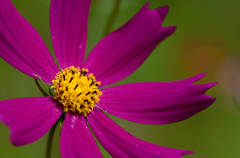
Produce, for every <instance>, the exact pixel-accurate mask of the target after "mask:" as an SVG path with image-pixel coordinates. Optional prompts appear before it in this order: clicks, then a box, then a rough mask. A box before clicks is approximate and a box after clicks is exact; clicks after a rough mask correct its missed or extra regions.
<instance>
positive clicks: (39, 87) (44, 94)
mask: <svg viewBox="0 0 240 158" xmlns="http://www.w3.org/2000/svg"><path fill="white" fill-rule="evenodd" d="M34 80H35V83H36V85H37V87H38V89H39V90H40V91H41V92H42V94H43V96H45V97H46V96H48V94H47V93H46V92H45V91H44V90H43V89H42V87H41V86H40V85H39V83H38V80H37V79H34Z"/></svg>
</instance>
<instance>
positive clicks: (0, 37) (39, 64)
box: [0, 0, 59, 83]
mask: <svg viewBox="0 0 240 158" xmlns="http://www.w3.org/2000/svg"><path fill="white" fill-rule="evenodd" d="M0 6H1V7H0V57H2V58H3V59H4V60H5V61H7V62H8V63H9V64H11V65H12V66H13V67H15V68H16V69H18V70H20V71H22V72H24V73H25V74H27V75H29V76H31V77H34V78H37V76H35V73H37V74H38V75H39V76H40V77H41V78H42V80H43V81H44V82H46V83H51V81H52V79H54V78H55V76H56V73H57V72H58V71H59V70H58V67H57V65H56V63H55V62H54V60H53V58H52V56H51V54H50V52H49V51H48V49H47V47H46V45H45V44H44V42H43V40H42V39H41V37H40V35H39V34H38V33H37V31H36V30H35V29H34V28H33V27H32V26H31V24H29V23H28V22H27V20H26V19H24V18H23V17H22V16H21V15H20V14H19V12H18V11H17V10H16V8H15V7H14V6H13V4H12V2H11V1H10V0H1V1H0Z"/></svg>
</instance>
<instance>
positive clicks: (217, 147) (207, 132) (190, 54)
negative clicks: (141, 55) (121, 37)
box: [0, 0, 240, 158]
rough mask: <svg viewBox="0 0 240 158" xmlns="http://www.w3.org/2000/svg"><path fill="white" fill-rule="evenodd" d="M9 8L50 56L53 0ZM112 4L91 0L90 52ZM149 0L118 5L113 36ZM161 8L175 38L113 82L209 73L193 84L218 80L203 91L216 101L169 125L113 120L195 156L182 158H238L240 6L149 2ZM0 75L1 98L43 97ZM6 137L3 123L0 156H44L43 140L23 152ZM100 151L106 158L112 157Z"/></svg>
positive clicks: (25, 0) (19, 79)
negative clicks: (34, 32) (25, 22)
mask: <svg viewBox="0 0 240 158" xmlns="http://www.w3.org/2000/svg"><path fill="white" fill-rule="evenodd" d="M12 2H13V3H14V5H15V6H16V8H17V9H18V10H19V12H20V13H21V14H22V15H23V16H24V17H25V18H26V19H27V20H28V21H29V22H30V23H31V24H32V25H33V26H34V27H35V28H36V29H37V31H38V32H39V33H40V35H41V36H42V38H43V40H44V41H45V43H46V44H47V46H48V48H49V49H50V51H51V52H52V53H54V51H53V48H52V43H51V37H50V29H49V16H48V14H49V4H50V1H49V0H12ZM113 2H114V0H92V6H91V13H90V18H89V27H88V28H89V29H88V32H89V33H88V48H87V52H90V51H91V49H92V48H93V47H94V45H95V44H96V43H97V42H98V41H99V40H100V39H101V35H102V31H103V29H104V26H105V24H106V21H107V18H108V16H109V14H110V11H111V7H112V6H113ZM146 2H147V0H131V1H129V0H122V5H121V8H120V12H119V14H118V16H117V17H116V20H115V23H114V27H113V29H112V31H113V30H115V29H117V28H118V27H120V26H121V25H122V24H124V23H125V22H126V21H127V20H129V19H130V18H131V17H132V16H133V15H134V14H135V13H136V12H137V11H138V10H139V9H140V8H141V7H142V6H143V5H144V4H145V3H146ZM163 5H168V6H169V7H170V11H169V14H168V15H167V17H166V19H165V21H164V23H163V25H164V26H168V25H177V30H176V32H175V33H174V34H173V35H172V36H170V37H169V38H167V39H166V40H165V41H163V42H162V43H161V44H160V45H159V46H158V47H157V48H156V49H155V50H154V51H153V53H152V54H151V55H150V57H149V58H148V59H147V61H146V62H145V63H144V64H143V65H142V66H141V67H140V68H139V69H138V70H137V71H136V72H135V73H134V74H132V75H131V76H129V77H128V78H126V79H124V80H123V81H121V82H119V83H117V84H123V83H128V82H141V81H170V80H180V79H184V78H187V77H190V76H193V75H196V74H198V73H201V72H207V75H206V77H205V78H204V79H203V80H201V81H200V82H198V83H206V82H215V81H219V83H218V84H217V85H216V86H215V87H214V88H212V89H211V90H209V91H208V92H207V94H208V95H210V96H213V97H217V98H218V99H217V101H216V102H215V103H214V104H213V105H212V106H211V107H209V108H207V109H206V110H204V111H202V112H200V113H199V114H197V115H195V116H193V117H191V118H189V119H187V120H185V121H182V122H178V123H173V124H168V125H143V124H136V123H132V122H128V121H125V120H121V119H119V118H116V117H113V116H111V118H113V120H115V121H116V122H117V123H118V124H119V125H121V126H122V127H124V128H125V129H126V130H127V131H129V132H130V133H132V134H133V135H135V136H136V137H138V138H141V139H143V140H146V141H149V142H151V143H155V144H158V145H161V146H166V147H171V148H180V149H186V150H192V151H195V152H196V155H188V156H185V157H187V158H194V157H197V158H237V157H240V150H239V147H240V134H239V133H240V114H239V112H238V111H237V108H236V107H235V106H234V104H233V101H232V96H234V97H235V98H236V100H237V101H240V95H239V94H240V91H239V89H240V71H239V70H240V64H239V63H240V38H239V37H240V29H239V28H240V9H239V8H240V1H239V0H229V1H224V0H208V1H207V0H203V1H192V0H184V1H175V0H170V1H169V0H168V1H166V0H150V8H151V9H154V8H158V7H160V6H163ZM0 72H1V78H0V87H1V88H0V100H4V99H10V98H20V97H34V96H42V94H41V93H40V92H39V90H38V88H37V86H36V85H35V82H34V79H32V78H30V77H29V76H27V75H25V74H23V73H21V72H19V71H18V70H16V69H15V68H13V67H11V66H10V65H9V64H8V63H6V62H5V61H4V60H2V59H0ZM43 106H44V105H43ZM59 133H60V129H58V130H57V131H56V133H55V137H54V143H53V153H52V155H53V156H52V157H53V158H59V157H60V152H59ZM79 134H81V133H79ZM8 136H9V129H8V128H7V126H5V125H4V124H2V123H0V157H3V158H5V157H18V158H20V157H24V158H32V157H34V158H42V157H44V154H45V146H46V141H47V140H46V138H47V137H46V135H45V136H44V137H43V138H41V139H40V140H38V141H37V142H34V143H32V144H30V145H26V146H22V147H14V146H13V145H11V143H10V141H9V138H8ZM76 137H77V135H76ZM100 148H101V151H102V153H103V154H104V157H110V156H109V155H108V154H107V152H106V151H105V150H104V149H103V148H102V147H100ZM79 150H81V149H79Z"/></svg>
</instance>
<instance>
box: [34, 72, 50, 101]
mask: <svg viewBox="0 0 240 158" xmlns="http://www.w3.org/2000/svg"><path fill="white" fill-rule="evenodd" d="M35 75H36V76H37V77H38V78H39V80H40V81H41V82H42V84H43V85H44V87H45V88H46V90H47V91H48V93H49V94H50V96H53V93H52V91H51V90H50V89H49V88H48V86H47V85H46V84H45V83H44V82H43V80H42V79H41V77H40V76H38V74H35Z"/></svg>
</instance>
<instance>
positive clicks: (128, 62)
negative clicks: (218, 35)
mask: <svg viewBox="0 0 240 158" xmlns="http://www.w3.org/2000/svg"><path fill="white" fill-rule="evenodd" d="M90 2H91V1H90V0H68V1H65V0H52V1H51V5H50V29H51V35H52V42H53V46H54V51H55V54H56V57H57V60H58V62H59V65H60V68H61V71H59V70H58V67H57V65H56V63H55V62H54V60H53V58H52V56H51V54H50V53H49V51H48V49H47V47H46V46H45V44H44V42H43V41H42V39H41V37H40V36H39V34H38V33H37V32H36V30H35V29H34V28H33V27H32V26H31V25H30V24H29V23H28V22H27V21H26V20H25V19H24V18H23V17H22V16H21V15H20V14H19V13H18V11H17V10H16V9H15V7H14V6H13V4H12V3H11V1H10V0H1V1H0V6H1V7H0V56H1V57H2V58H3V59H4V60H5V61H7V62H8V63H9V64H11V65H12V66H14V67H15V68H17V69H18V70H20V71H22V72H23V73H25V74H27V75H29V76H31V77H33V78H36V79H37V76H36V75H35V74H37V75H38V76H40V78H41V79H42V80H43V81H44V82H45V83H48V84H51V85H52V87H51V88H52V89H53V90H54V96H53V97H51V96H48V97H32V98H20V99H11V100H4V101H1V102H0V120H1V121H2V122H4V123H5V124H7V125H8V126H9V127H10V129H11V141H12V143H13V144H14V145H17V146H18V145H24V144H28V143H32V142H34V141H36V140H38V139H39V138H41V137H42V136H43V135H44V134H45V133H46V132H47V131H48V130H49V129H50V128H51V127H52V126H53V125H54V124H55V122H56V121H57V120H58V119H59V117H60V116H61V115H62V114H63V115H64V116H65V120H64V123H63V126H62V130H61V137H60V149H61V155H62V157H63V158H69V157H70V158H74V157H102V154H101V153H100V150H99V149H98V146H97V144H96V142H95V141H94V138H93V136H92V134H91V132H90V129H89V127H88V124H87V121H88V123H89V125H90V127H91V129H92V131H93V133H94V134H95V136H96V137H97V139H98V140H99V142H100V143H101V144H102V146H103V147H104V148H105V149H106V150H107V151H108V152H109V153H110V154H111V155H112V156H113V157H164V158H180V157H181V155H185V154H190V153H193V152H191V151H187V150H180V149H171V148H166V147H161V146H158V145H155V144H151V143H148V142H145V141H143V140H140V139H138V138H136V137H134V136H132V135H131V134H129V133H128V132H126V131H125V130H124V129H122V128H121V127H120V126H118V125H117V124H116V123H114V122H113V121H112V120H110V119H109V118H108V117H107V116H106V115H105V114H104V112H103V111H105V112H108V113H110V114H113V115H115V116H118V117H120V118H123V119H126V120H130V121H133V122H138V123H146V124H166V123H172V122H177V121H181V120H184V119H187V118H189V117H191V116H192V115H194V114H196V113H198V112H199V111H201V110H203V109H205V108H207V107H208V106H210V105H211V104H212V103H213V102H214V101H215V98H211V97H209V96H207V95H205V94H204V93H205V91H206V90H207V89H209V88H211V87H212V86H213V85H214V84H216V83H208V84H201V85H194V84H193V82H195V81H197V80H199V79H201V78H202V77H203V76H204V74H199V75H196V76H194V77H191V78H188V79H185V80H181V81H174V82H142V83H130V84H125V85H119V86H114V87H109V88H102V89H101V90H100V89H99V88H100V87H104V86H107V85H110V84H113V83H115V82H117V81H119V80H122V79H123V78H125V77H127V76H129V75H130V74H132V73H133V72H134V71H135V70H136V69H137V68H138V67H139V66H140V65H141V64H142V63H143V62H144V60H145V59H146V58H147V57H148V55H149V54H150V53H151V51H152V50H153V49H154V48H155V47H156V46H157V45H158V44H159V43H160V42H161V41H162V40H164V39H165V38H166V37H168V36H169V35H171V34H172V33H173V32H174V31H175V26H168V27H162V22H163V20H164V18H165V16H166V15H167V12H168V7H167V6H164V7H161V8H158V9H155V10H149V9H148V4H146V5H145V6H144V7H143V8H142V9H141V10H140V11H139V12H138V13H137V14H136V15H135V16H134V17H133V18H132V19H131V20H130V21H129V22H128V23H126V24H125V25H124V26H122V27H121V28H120V29H118V30H116V31H114V32H112V33H110V34H109V35H107V36H106V37H104V38H103V39H102V40H101V41H100V42H99V43H98V44H97V45H96V46H95V47H94V48H93V50H92V51H91V53H90V54H89V56H88V57H87V59H86V61H85V62H83V60H84V55H85V51H86V41H87V20H88V13H89V8H90ZM85 118H87V121H86V119H85Z"/></svg>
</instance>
